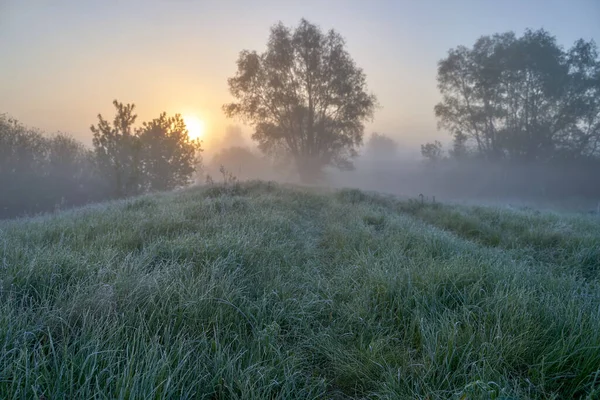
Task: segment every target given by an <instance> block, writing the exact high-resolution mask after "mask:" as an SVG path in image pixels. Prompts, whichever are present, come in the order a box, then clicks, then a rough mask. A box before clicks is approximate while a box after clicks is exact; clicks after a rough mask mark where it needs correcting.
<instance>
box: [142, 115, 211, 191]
mask: <svg viewBox="0 0 600 400" xmlns="http://www.w3.org/2000/svg"><path fill="white" fill-rule="evenodd" d="M137 135H138V137H139V140H140V142H141V147H142V159H141V162H142V170H143V185H144V186H145V187H147V188H148V189H150V190H161V191H162V190H171V189H175V188H177V187H182V186H186V185H188V184H189V183H190V178H191V176H192V174H193V173H194V172H195V171H196V169H197V167H199V164H200V158H199V153H200V151H202V148H201V143H200V141H199V140H191V139H190V138H189V136H188V132H187V128H186V126H185V122H184V121H183V119H182V118H181V116H180V115H179V114H175V116H174V117H167V115H166V113H162V114H161V115H160V116H159V117H158V118H155V119H153V120H152V121H150V122H144V124H143V127H142V128H141V129H139V130H138V132H137Z"/></svg>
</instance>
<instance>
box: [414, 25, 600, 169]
mask: <svg viewBox="0 0 600 400" xmlns="http://www.w3.org/2000/svg"><path fill="white" fill-rule="evenodd" d="M437 81H438V88H439V90H440V92H441V95H442V101H441V102H440V103H439V104H437V105H436V106H435V114H436V116H437V118H438V121H439V126H440V128H443V129H446V130H447V131H449V132H450V133H451V134H452V136H453V146H452V150H451V152H450V155H451V157H453V158H466V157H477V158H484V159H487V160H511V161H515V162H539V161H555V160H568V161H572V160H582V159H591V158H592V159H593V158H598V157H599V156H600V59H599V58H598V48H597V46H596V44H595V43H594V42H593V41H585V40H583V39H580V40H578V41H577V42H575V44H574V45H573V46H572V47H571V48H570V49H563V48H562V47H561V46H559V45H558V44H557V43H556V38H555V37H554V36H551V35H550V34H549V33H548V32H546V31H545V30H537V31H532V30H527V31H525V33H524V34H523V36H521V37H517V36H516V35H515V34H514V33H513V32H508V33H502V34H495V35H492V36H483V37H481V38H479V39H478V40H477V41H476V42H475V44H474V45H473V47H471V48H468V47H465V46H459V47H457V48H454V49H451V50H450V51H449V52H448V56H447V57H446V58H444V59H442V60H441V61H440V62H439V65H438V74H437ZM439 147H440V144H439V143H433V144H428V145H424V147H423V148H422V150H423V155H424V156H426V157H428V158H435V157H437V156H439V155H440V152H439V151H438V148H439Z"/></svg>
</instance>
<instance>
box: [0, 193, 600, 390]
mask: <svg viewBox="0 0 600 400" xmlns="http://www.w3.org/2000/svg"><path fill="white" fill-rule="evenodd" d="M599 249H600V219H598V218H597V217H594V216H585V215H568V214H553V213H539V212H536V211H533V210H508V209H500V208H481V207H464V206H451V205H441V204H436V205H421V204H419V202H416V201H400V200H397V199H395V198H391V197H385V196H381V195H372V194H366V193H363V192H359V191H356V190H342V191H337V192H327V193H326V192H318V191H308V190H300V189H297V188H290V187H284V186H278V185H275V184H268V183H260V182H254V183H244V184H235V185H229V186H211V187H205V188H193V189H189V190H185V191H181V192H177V193H164V194H158V195H152V196H150V195H148V196H143V197H139V198H134V199H130V200H124V201H119V202H112V203H106V204H103V205H98V206H91V207H85V208H81V209H77V210H72V211H66V212H62V213H59V214H55V215H48V216H40V217H35V218H28V219H20V220H14V221H5V222H0V398H3V399H30V398H40V399H41V398H45V399H58V398H82V399H83V398H99V399H103V398H107V399H108V398H110V399H113V398H116V399H129V398H145V399H162V398H168V399H171V398H207V399H265V398H269V399H276V398H279V399H288V398H302V399H320V398H332V399H342V398H371V399H388V398H389V399H392V398H407V399H414V398H418V399H521V398H523V399H528V398H532V399H558V398H584V399H597V398H600V283H599V277H600V253H599V251H600V250H599Z"/></svg>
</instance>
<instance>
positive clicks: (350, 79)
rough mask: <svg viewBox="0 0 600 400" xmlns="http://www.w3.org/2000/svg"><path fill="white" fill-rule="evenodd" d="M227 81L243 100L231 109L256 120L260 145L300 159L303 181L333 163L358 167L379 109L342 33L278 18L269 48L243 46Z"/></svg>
mask: <svg viewBox="0 0 600 400" xmlns="http://www.w3.org/2000/svg"><path fill="white" fill-rule="evenodd" d="M228 84H229V89H230V92H231V94H232V95H233V96H234V97H235V99H236V102H233V103H230V104H226V105H224V106H223V109H224V111H225V113H226V115H227V116H229V117H240V118H242V119H243V120H244V121H245V122H247V123H249V124H250V125H252V126H253V127H254V130H255V131H254V134H253V136H252V137H253V139H254V140H255V141H257V142H258V145H259V148H260V149H261V150H262V151H263V152H265V153H267V154H270V155H274V156H278V157H283V158H285V159H287V160H290V161H293V162H294V163H295V165H296V167H297V170H298V173H299V176H300V178H301V180H302V181H304V182H312V181H315V180H316V179H318V178H319V176H320V174H321V172H322V170H323V168H324V167H325V166H327V165H333V166H336V167H338V168H342V169H348V168H352V162H351V159H352V158H353V157H354V156H356V154H357V152H356V148H357V147H358V146H360V145H361V144H362V140H363V134H364V125H363V123H364V121H365V120H368V119H369V118H371V117H372V116H373V113H374V110H375V108H376V98H375V96H374V95H372V94H370V93H368V92H367V84H366V76H365V74H364V72H363V71H362V69H360V68H359V67H357V66H356V64H355V62H354V60H353V59H352V58H351V57H350V54H349V53H348V51H347V50H346V44H345V41H344V39H343V38H342V37H341V36H340V34H338V33H337V32H336V31H334V30H330V31H328V32H327V33H324V32H323V31H322V30H321V29H320V28H319V27H318V26H316V25H314V24H312V23H310V22H308V21H306V20H304V19H302V20H301V21H300V24H299V25H298V26H297V27H296V28H295V29H293V28H289V27H286V26H284V25H283V24H281V23H279V24H276V25H274V26H273V27H272V28H271V34H270V37H269V40H268V42H267V49H266V51H265V52H263V53H261V54H259V53H257V52H256V51H248V50H244V51H242V52H241V53H240V55H239V58H238V60H237V73H236V75H235V76H234V77H232V78H230V79H229V80H228Z"/></svg>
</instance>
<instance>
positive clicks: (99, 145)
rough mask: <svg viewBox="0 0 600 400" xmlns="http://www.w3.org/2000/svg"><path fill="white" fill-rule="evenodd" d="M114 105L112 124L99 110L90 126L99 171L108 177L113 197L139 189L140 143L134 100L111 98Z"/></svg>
mask: <svg viewBox="0 0 600 400" xmlns="http://www.w3.org/2000/svg"><path fill="white" fill-rule="evenodd" d="M113 105H114V106H115V108H116V114H115V118H114V120H113V122H112V125H111V124H110V123H109V122H108V121H107V120H105V119H104V118H103V117H102V115H101V114H98V125H92V126H91V127H90V129H91V131H92V133H93V134H94V138H93V144H94V151H95V153H96V159H97V160H98V166H99V168H100V170H101V172H102V173H103V174H104V175H105V176H106V177H107V179H108V180H109V182H111V186H112V188H113V195H114V196H115V197H123V196H130V195H133V194H136V193H140V192H141V191H142V183H141V169H142V165H141V160H140V158H141V143H140V141H139V138H138V137H137V136H136V135H135V131H134V126H133V125H134V123H135V120H136V119H137V115H136V114H134V110H135V105H134V104H123V103H120V102H118V101H117V100H114V101H113Z"/></svg>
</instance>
